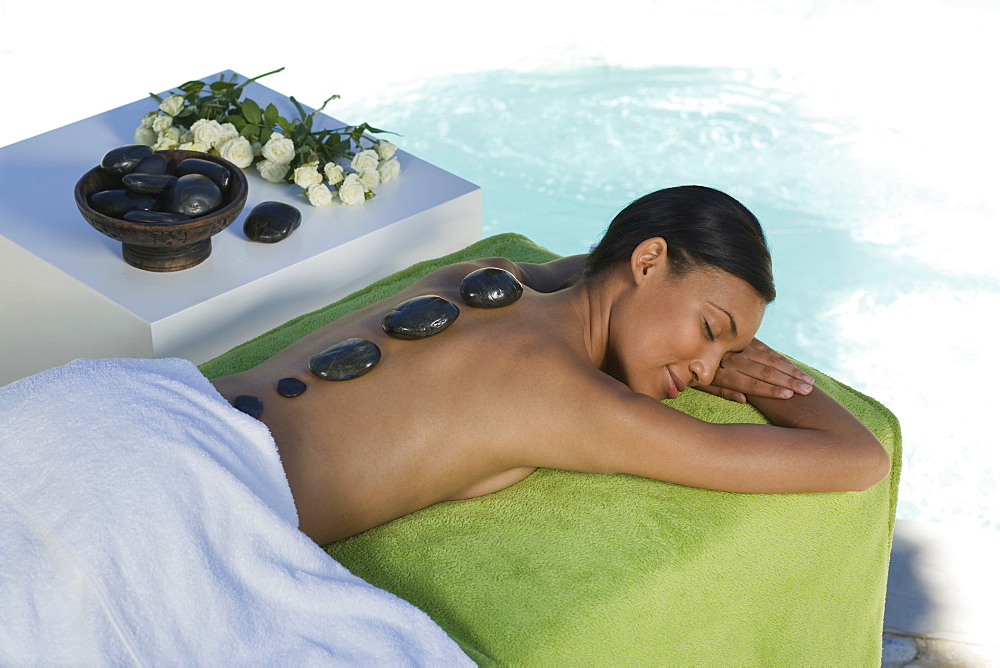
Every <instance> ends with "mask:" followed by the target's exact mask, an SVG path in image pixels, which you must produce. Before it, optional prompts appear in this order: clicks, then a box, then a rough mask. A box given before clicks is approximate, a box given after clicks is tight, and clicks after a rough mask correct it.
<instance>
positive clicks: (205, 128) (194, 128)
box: [191, 118, 222, 146]
mask: <svg viewBox="0 0 1000 668" xmlns="http://www.w3.org/2000/svg"><path fill="white" fill-rule="evenodd" d="M191 132H192V133H193V134H194V140H195V141H196V142H199V143H201V144H208V145H209V146H213V145H214V144H215V142H216V141H218V139H219V137H220V136H221V135H222V126H221V125H219V121H209V120H206V119H204V118H199V119H198V120H196V121H195V122H194V123H193V124H192V125H191Z"/></svg>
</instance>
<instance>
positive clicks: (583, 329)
mask: <svg viewBox="0 0 1000 668" xmlns="http://www.w3.org/2000/svg"><path fill="white" fill-rule="evenodd" d="M621 280H622V279H621V276H619V272H615V271H613V270H608V271H605V272H604V273H602V274H600V275H598V276H594V277H591V278H588V279H585V280H581V281H579V282H577V283H576V284H575V285H573V286H571V287H569V288H566V289H565V290H561V291H559V292H557V293H553V294H551V295H550V296H549V297H550V298H551V299H552V306H553V308H555V309H558V310H561V311H562V312H561V313H560V322H563V323H566V331H567V332H568V333H569V336H570V337H571V338H572V339H575V340H576V341H577V342H578V343H581V344H582V345H583V349H584V351H585V353H586V355H587V357H588V358H589V360H590V362H591V363H592V364H593V365H594V366H595V367H596V368H598V369H602V370H603V369H604V367H605V365H606V363H607V361H608V343H609V325H610V318H611V311H612V306H613V304H614V301H615V298H616V296H617V295H618V294H619V293H620V292H621V289H622V285H621Z"/></svg>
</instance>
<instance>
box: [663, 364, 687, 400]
mask: <svg viewBox="0 0 1000 668" xmlns="http://www.w3.org/2000/svg"><path fill="white" fill-rule="evenodd" d="M664 371H666V372H667V398H668V399H676V398H677V396H678V395H679V394H680V393H681V391H682V390H683V387H682V386H681V383H680V381H678V380H677V377H676V376H674V374H673V372H672V371H671V370H670V369H668V368H666V367H664Z"/></svg>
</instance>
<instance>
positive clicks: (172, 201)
mask: <svg viewBox="0 0 1000 668" xmlns="http://www.w3.org/2000/svg"><path fill="white" fill-rule="evenodd" d="M166 199H167V204H166V206H165V207H164V208H166V210H167V211H170V212H171V213H182V214H184V215H185V216H191V217H192V218H195V217H197V216H204V215H205V214H206V213H211V212H212V211H214V210H215V209H217V208H219V205H220V204H222V191H221V190H219V186H217V185H216V184H215V182H214V181H212V180H211V179H210V178H208V177H207V176H203V175H202V174H185V175H184V176H182V177H180V178H179V179H177V181H176V182H174V185H173V187H172V188H170V190H169V191H167V193H166Z"/></svg>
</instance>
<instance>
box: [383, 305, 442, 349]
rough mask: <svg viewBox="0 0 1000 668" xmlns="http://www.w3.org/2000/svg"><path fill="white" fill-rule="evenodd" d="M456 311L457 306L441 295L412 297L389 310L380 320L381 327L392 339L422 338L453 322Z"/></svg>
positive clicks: (432, 334) (437, 332)
mask: <svg viewBox="0 0 1000 668" xmlns="http://www.w3.org/2000/svg"><path fill="white" fill-rule="evenodd" d="M458 313H459V311H458V307H457V306H455V305H454V304H452V303H451V302H450V301H448V300H447V299H444V298H443V297H438V296H437V295H424V296H422V297H414V298H413V299H408V300H406V301H405V302H403V303H402V304H399V305H398V306H397V307H396V308H394V309H393V310H391V311H389V314H388V315H387V316H385V318H384V319H383V320H382V329H383V331H385V333H386V334H388V335H389V336H391V337H393V338H394V339H405V340H407V341H412V340H413V339H423V338H426V337H428V336H434V335H435V334H440V333H441V332H443V331H444V330H445V329H446V328H447V327H448V326H449V325H450V324H451V323H453V322H455V319H456V318H458Z"/></svg>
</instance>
